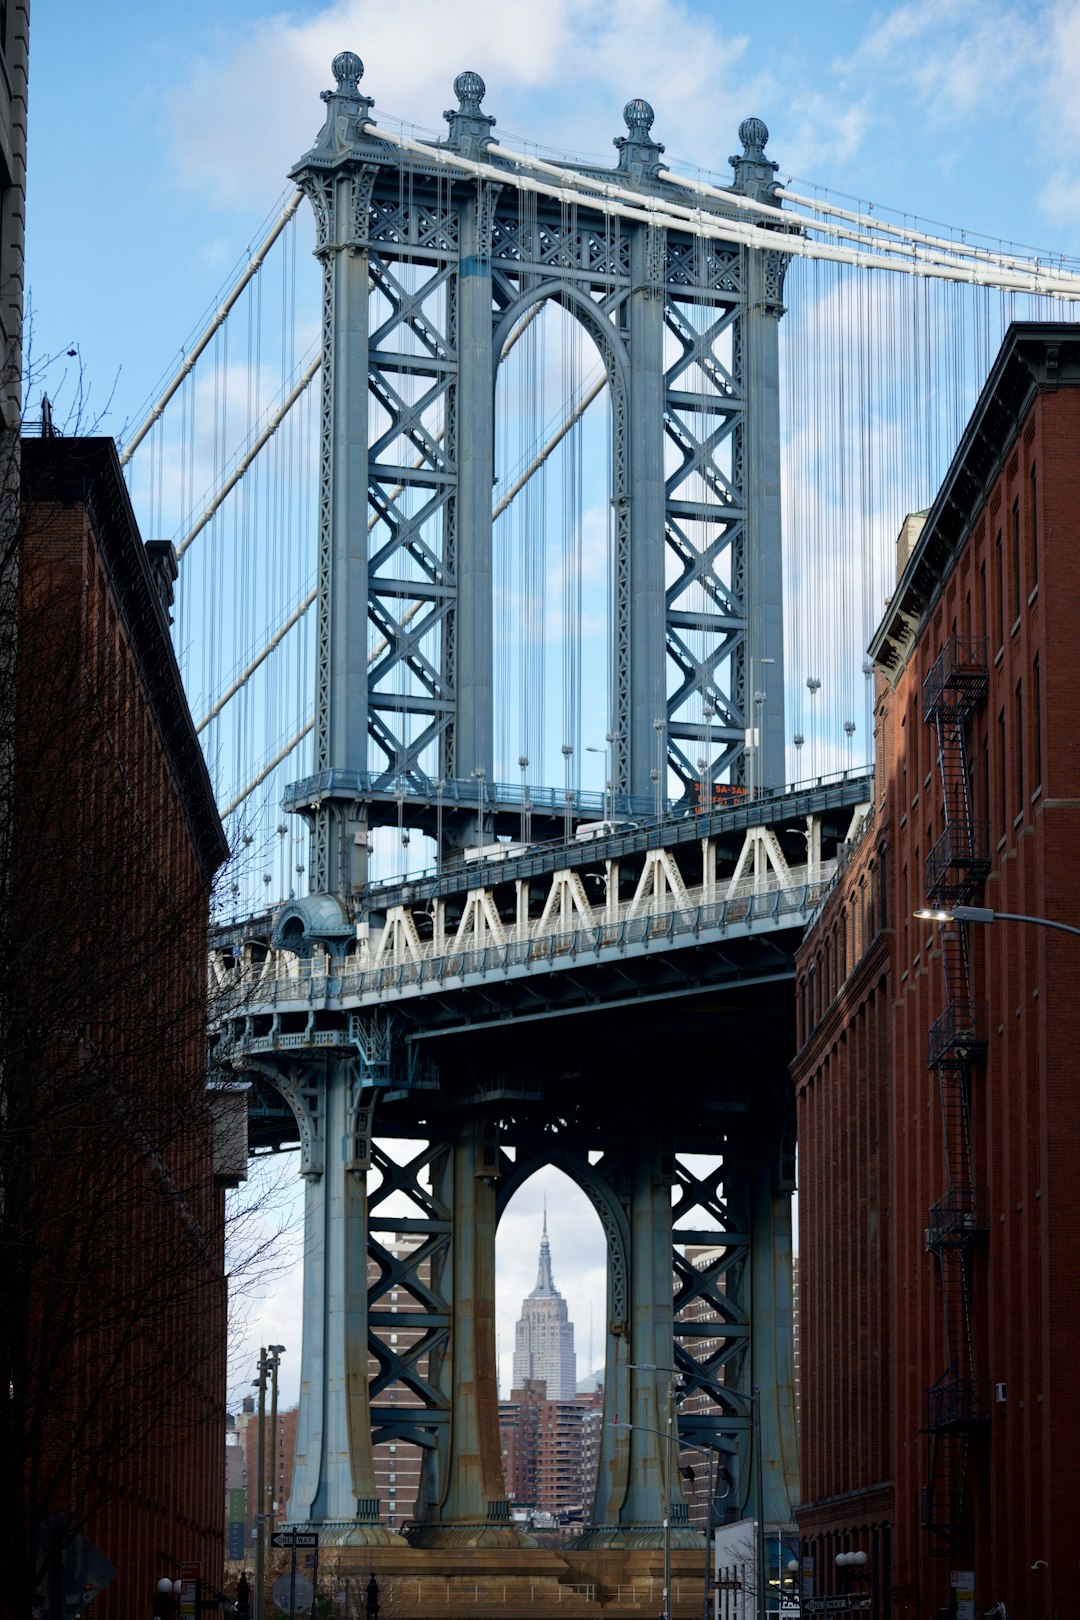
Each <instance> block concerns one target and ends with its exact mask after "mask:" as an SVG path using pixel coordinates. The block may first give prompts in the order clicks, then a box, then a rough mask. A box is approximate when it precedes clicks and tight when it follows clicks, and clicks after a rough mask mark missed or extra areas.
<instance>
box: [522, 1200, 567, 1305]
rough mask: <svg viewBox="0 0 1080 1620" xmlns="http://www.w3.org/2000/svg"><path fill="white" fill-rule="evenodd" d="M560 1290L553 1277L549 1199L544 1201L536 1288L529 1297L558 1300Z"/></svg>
mask: <svg viewBox="0 0 1080 1620" xmlns="http://www.w3.org/2000/svg"><path fill="white" fill-rule="evenodd" d="M559 1297H560V1295H559V1290H558V1289H557V1288H556V1287H555V1279H554V1277H552V1275H551V1245H550V1243H549V1242H548V1229H547V1198H546V1197H545V1199H544V1225H543V1230H542V1232H541V1234H540V1264H539V1266H538V1267H537V1271H536V1287H535V1288H534V1289H533V1291H532V1293H531V1294H530V1295H529V1298H530V1299H558V1298H559Z"/></svg>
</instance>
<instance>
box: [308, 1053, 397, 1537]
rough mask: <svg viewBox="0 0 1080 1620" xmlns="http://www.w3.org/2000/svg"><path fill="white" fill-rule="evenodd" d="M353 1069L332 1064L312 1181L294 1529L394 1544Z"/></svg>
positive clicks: (310, 1185) (310, 1180) (325, 1094)
mask: <svg viewBox="0 0 1080 1620" xmlns="http://www.w3.org/2000/svg"><path fill="white" fill-rule="evenodd" d="M351 1079H352V1075H351V1071H350V1068H349V1066H348V1065H347V1064H346V1063H345V1062H342V1061H341V1060H339V1059H333V1058H332V1059H330V1060H329V1061H328V1063H327V1070H326V1076H325V1082H324V1090H323V1098H324V1105H325V1114H324V1118H325V1141H324V1169H323V1173H322V1174H321V1175H315V1174H309V1175H308V1176H307V1189H306V1195H305V1208H304V1324H303V1349H302V1352H301V1362H300V1420H299V1427H298V1431H297V1437H296V1469H295V1473H294V1476H293V1489H292V1496H291V1498H290V1501H289V1522H290V1523H293V1524H296V1523H301V1524H310V1525H314V1526H318V1527H319V1530H320V1536H321V1540H322V1541H323V1543H329V1544H331V1545H335V1546H396V1545H399V1544H400V1543H401V1537H400V1536H398V1535H396V1534H395V1533H394V1532H393V1531H391V1530H387V1529H385V1528H384V1527H383V1526H382V1525H381V1524H380V1523H379V1522H378V1520H379V1502H378V1497H377V1495H376V1491H375V1471H374V1464H373V1457H372V1447H371V1413H370V1409H369V1405H368V1366H367V1189H366V1184H365V1172H364V1170H362V1169H361V1168H359V1167H358V1166H356V1165H355V1164H354V1162H353V1128H352V1127H353V1122H352V1120H351V1118H350V1112H351V1110H350V1106H349V1095H350V1090H351Z"/></svg>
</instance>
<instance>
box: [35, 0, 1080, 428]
mask: <svg viewBox="0 0 1080 1620" xmlns="http://www.w3.org/2000/svg"><path fill="white" fill-rule="evenodd" d="M346 46H348V47H351V48H353V49H356V50H358V51H359V52H360V54H361V55H362V57H363V58H364V60H365V63H366V68H367V71H366V75H365V81H364V88H365V89H366V90H367V92H368V93H369V94H370V95H373V96H374V97H375V101H376V109H375V111H376V117H378V116H380V114H381V115H382V116H384V117H386V118H387V119H389V118H390V117H391V116H396V117H398V118H405V119H408V120H411V121H413V122H415V123H417V124H418V125H420V126H422V127H426V128H428V129H437V128H440V127H441V123H442V121H441V114H442V110H443V108H444V107H446V106H448V105H450V104H451V102H452V101H453V97H452V94H451V83H452V80H453V77H454V75H455V73H457V72H459V71H460V70H461V69H462V68H464V67H473V68H476V69H477V70H479V71H480V72H481V73H482V74H483V76H484V78H485V80H486V81H487V85H488V94H487V98H486V106H487V108H488V110H489V111H490V112H492V113H493V114H495V115H496V117H497V118H498V120H499V129H500V131H501V132H502V133H503V134H504V138H508V139H509V138H510V137H511V136H512V137H515V138H517V139H525V138H529V139H531V140H534V141H537V142H540V143H543V144H546V145H549V146H552V147H555V148H559V149H561V150H564V151H579V152H583V153H586V152H587V153H596V154H600V155H604V154H606V155H608V156H612V157H613V155H614V154H613V153H612V149H611V144H610V143H611V139H612V137H613V136H615V135H617V134H619V133H620V131H621V130H622V127H623V126H622V118H621V109H622V106H623V103H624V101H626V100H627V99H628V98H629V97H630V96H632V95H644V96H646V97H647V98H648V99H649V100H650V101H651V102H652V104H653V106H654V108H655V109H656V123H655V125H654V129H653V133H654V135H655V136H656V137H657V138H658V139H660V140H662V141H664V142H665V143H666V145H667V155H668V158H669V160H674V161H680V160H681V161H685V162H687V163H691V164H693V165H697V166H701V167H702V168H712V169H714V170H717V171H720V172H721V173H723V172H726V169H727V157H728V154H729V153H730V152H732V151H734V150H735V147H736V145H737V141H736V133H735V132H736V130H737V128H738V124H739V121H740V119H741V118H743V117H744V116H746V114H747V113H751V112H753V113H756V114H758V115H759V116H761V117H763V118H764V119H765V120H766V122H767V124H768V125H769V128H770V131H771V140H770V151H771V153H772V155H773V157H774V158H775V159H776V160H777V161H778V162H779V163H780V165H781V172H782V174H783V175H784V176H787V175H789V174H791V175H795V176H797V177H798V178H799V179H800V180H803V181H813V182H816V183H818V184H821V185H825V184H827V185H829V186H830V187H833V188H835V189H837V190H839V191H844V192H847V193H849V194H851V195H854V196H858V197H860V198H862V199H864V200H869V201H873V202H874V203H875V205H877V206H887V207H890V208H894V209H899V210H904V211H907V212H909V213H910V214H911V215H919V216H920V217H922V218H926V219H934V220H938V221H942V222H948V223H955V224H959V225H963V226H965V227H967V228H968V229H970V230H971V231H973V232H980V233H986V234H990V235H999V236H1002V237H1005V238H1007V239H1010V240H1013V241H1017V242H1025V243H1029V244H1033V245H1035V246H1037V247H1046V248H1049V249H1052V250H1057V251H1065V252H1072V253H1080V207H1078V204H1080V98H1077V97H1076V95H1075V85H1076V84H1077V82H1080V8H1078V7H1077V6H1076V5H1075V4H1074V3H1068V0H1050V3H1046V4H1040V3H1031V0H1029V3H1021V4H1016V3H1012V4H1010V3H1005V0H983V3H982V4H980V5H978V6H976V5H972V4H970V0H960V3H957V0H912V3H908V4H903V5H884V6H880V7H877V8H873V7H868V6H866V5H863V4H859V3H854V0H852V3H846V0H832V3H826V4H818V5H814V6H810V5H807V4H805V3H802V4H799V3H794V0H778V3H774V4H772V5H770V6H768V7H762V8H761V10H760V12H758V11H757V10H756V9H752V8H746V7H744V6H734V5H730V4H726V3H725V4H716V3H709V0H621V3H619V4H616V3H614V0H576V3H575V0H545V4H543V5H539V4H536V3H525V0H498V3H495V0H472V3H470V4H467V5H454V6H450V5H447V4H446V3H445V0H413V3H412V4H410V5H409V6H408V7H407V8H404V7H402V8H397V7H393V6H386V5H384V4H381V3H380V4H372V3H370V0H339V3H337V4H333V5H319V4H315V3H311V0H308V3H303V4H297V5H295V6H293V7H291V8H289V9H288V10H274V9H271V8H269V7H267V6H266V5H262V4H259V3H258V0H226V3H224V4H221V3H218V4H210V3H209V0H185V3H184V4H180V3H178V0H156V3H155V4H154V5H153V6H143V5H138V4H135V3H134V0H99V3H97V4H94V5H88V4H86V3H85V0H54V3H53V4H51V5H40V6H38V7H36V8H35V10H34V13H33V21H32V32H31V91H30V159H29V196H28V204H27V216H28V284H29V287H30V290H31V293H32V297H33V304H34V310H35V317H34V319H35V339H34V341H35V348H36V350H37V352H38V353H39V354H40V353H44V352H46V351H51V350H54V349H58V348H60V347H67V346H69V345H70V344H71V343H77V344H78V345H79V347H80V349H81V352H82V356H83V363H84V366H85V370H86V377H87V380H88V381H89V383H90V384H91V386H92V387H93V389H94V397H95V398H96V399H98V400H99V401H100V402H101V403H103V402H104V398H105V396H106V395H107V393H108V390H109V388H110V387H111V384H112V381H113V378H114V376H115V375H116V373H117V372H118V371H119V382H118V386H117V393H116V402H115V409H114V411H113V413H112V417H111V419H110V422H111V425H113V426H114V427H116V428H119V427H120V425H121V423H122V422H123V421H124V420H125V419H127V418H130V417H132V416H133V415H134V414H135V412H136V411H137V410H138V407H139V405H140V404H141V402H142V401H143V399H144V398H145V397H146V395H147V394H148V392H149V391H150V389H151V387H152V385H153V383H154V381H155V380H156V379H157V377H158V376H159V375H160V374H161V373H162V372H163V371H164V370H165V369H166V367H167V366H168V364H169V361H170V359H171V357H172V356H173V354H174V353H175V352H176V350H177V349H178V347H179V345H180V343H181V342H182V340H183V338H184V337H185V335H186V334H187V333H188V332H189V331H190V330H191V329H192V327H193V326H194V325H195V323H196V322H197V320H198V318H199V316H200V314H201V312H202V311H203V310H204V308H205V307H206V306H207V305H208V304H209V302H210V301H211V299H212V298H213V297H214V294H215V292H216V291H217V289H218V288H219V287H220V286H221V284H222V282H223V280H224V279H225V277H226V275H227V274H228V271H229V268H230V266H231V265H232V264H233V263H234V262H235V260H236V259H237V257H238V255H239V254H240V253H241V251H242V249H243V247H244V244H245V243H246V242H248V241H249V240H250V239H251V238H252V237H253V236H254V235H255V233H256V231H257V228H258V226H259V224H260V222H261V220H262V219H263V217H264V215H265V214H266V213H267V212H268V211H269V210H270V209H271V208H272V206H273V203H274V200H275V198H276V197H277V196H278V194H279V192H280V191H281V190H282V188H283V187H284V185H285V175H286V170H287V168H288V166H289V164H290V163H291V162H292V161H294V160H295V158H296V157H297V156H299V154H300V153H301V152H302V151H303V149H304V148H305V147H306V146H307V145H308V144H309V143H310V141H311V138H312V137H313V136H314V134H315V132H316V130H317V128H318V126H319V123H320V112H321V109H320V105H319V101H318V93H319V91H320V90H321V89H322V88H324V87H325V86H326V85H327V84H328V83H329V82H330V75H329V61H330V58H331V56H332V55H333V54H334V52H335V51H336V50H338V49H341V48H343V47H346Z"/></svg>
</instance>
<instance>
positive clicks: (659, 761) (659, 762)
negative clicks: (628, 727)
mask: <svg viewBox="0 0 1080 1620" xmlns="http://www.w3.org/2000/svg"><path fill="white" fill-rule="evenodd" d="M653 730H654V731H655V732H656V765H655V767H654V769H653V770H651V771H650V772H649V775H650V776H651V777H652V779H653V781H654V782H655V783H656V819H657V821H659V820H660V817H661V816H662V814H663V780H664V717H663V715H660V714H658V715H657V717H656V719H655V720H654V721H653Z"/></svg>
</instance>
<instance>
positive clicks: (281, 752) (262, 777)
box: [218, 719, 315, 821]
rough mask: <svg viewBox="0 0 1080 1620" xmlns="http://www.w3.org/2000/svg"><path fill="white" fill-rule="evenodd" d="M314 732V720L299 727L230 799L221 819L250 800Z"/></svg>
mask: <svg viewBox="0 0 1080 1620" xmlns="http://www.w3.org/2000/svg"><path fill="white" fill-rule="evenodd" d="M314 730H315V721H314V719H311V720H308V721H307V722H306V723H305V724H304V725H302V726H301V727H300V730H299V731H298V732H297V733H296V736H295V737H293V738H291V739H290V740H289V741H288V742H287V743H286V744H285V746H284V747H283V748H279V749H278V751H277V753H276V754H275V755H274V757H273V759H271V760H269V761H268V762H267V763H266V764H265V765H264V766H263V768H262V770H261V771H260V772H259V774H258V775H257V776H253V777H252V779H251V781H250V782H249V783H248V785H247V787H246V788H243V789H242V790H241V791H240V792H239V793H238V794H237V795H236V797H235V798H233V799H230V800H229V802H228V804H227V805H226V806H225V807H224V809H223V810H221V811H219V812H218V813H219V815H220V816H221V819H222V820H223V821H224V819H225V817H226V816H231V815H232V813H233V811H234V810H237V809H239V807H240V805H242V804H243V802H244V800H245V799H247V798H250V797H251V795H252V794H253V793H254V791H255V789H256V788H257V787H261V786H262V784H263V783H264V782H265V781H266V778H267V777H268V776H270V775H271V774H272V772H274V771H276V770H277V768H278V766H279V765H280V764H281V762H282V760H284V759H288V757H289V755H290V754H291V753H292V751H293V749H294V748H298V747H299V745H300V744H301V743H302V742H303V740H304V738H305V737H306V736H307V735H308V734H309V733H310V732H312V731H314Z"/></svg>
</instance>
